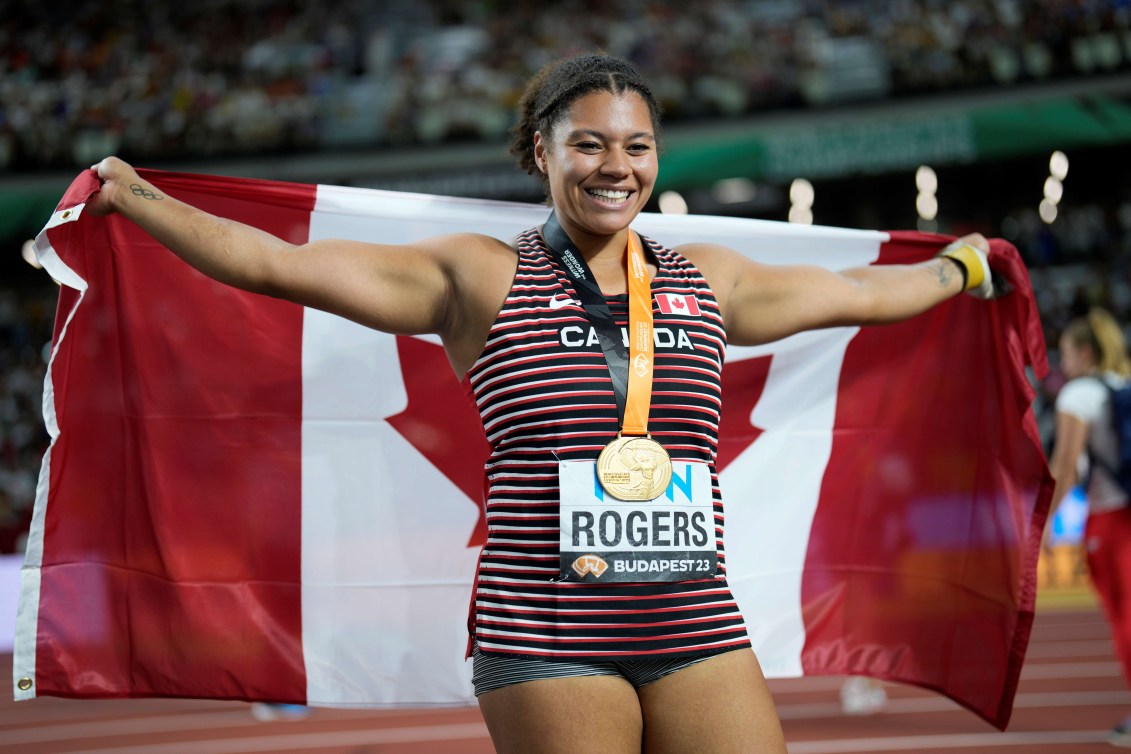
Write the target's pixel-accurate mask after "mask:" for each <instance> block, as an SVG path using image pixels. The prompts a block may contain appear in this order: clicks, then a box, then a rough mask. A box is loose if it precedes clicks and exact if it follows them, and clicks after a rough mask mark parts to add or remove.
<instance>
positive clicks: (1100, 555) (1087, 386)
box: [1048, 309, 1131, 748]
mask: <svg viewBox="0 0 1131 754" xmlns="http://www.w3.org/2000/svg"><path fill="white" fill-rule="evenodd" d="M1060 369H1061V371H1062V372H1063V373H1064V376H1065V377H1067V378H1068V382H1067V383H1065V385H1064V387H1062V388H1061V389H1060V393H1059V394H1058V395H1057V397H1056V441H1055V443H1054V446H1053V450H1052V454H1051V458H1050V459H1049V469H1050V471H1052V475H1053V477H1054V478H1055V479H1056V488H1055V490H1054V491H1053V496H1052V504H1051V505H1050V506H1049V516H1048V520H1049V521H1052V518H1053V514H1054V513H1055V512H1056V508H1057V506H1059V505H1060V502H1061V500H1063V499H1064V496H1065V495H1066V494H1068V491H1069V490H1070V489H1072V487H1073V486H1074V485H1075V484H1076V483H1077V481H1078V480H1079V478H1080V474H1079V472H1078V470H1079V469H1080V466H1081V464H1085V465H1087V467H1088V469H1089V470H1088V474H1087V477H1086V479H1087V489H1086V490H1085V496H1086V497H1087V498H1088V519H1087V522H1086V523H1085V525H1084V546H1085V551H1086V555H1087V559H1088V573H1089V575H1090V576H1091V580H1092V585H1093V586H1094V587H1095V589H1096V592H1097V593H1098V594H1099V595H1100V602H1101V603H1102V604H1103V607H1104V613H1105V614H1106V615H1107V619H1108V622H1109V623H1110V624H1111V634H1112V639H1113V641H1114V643H1115V652H1116V655H1117V656H1118V657H1119V661H1120V663H1121V664H1122V666H1123V676H1124V679H1125V680H1126V681H1127V683H1128V684H1131V500H1129V499H1128V494H1127V491H1126V490H1124V489H1123V488H1122V487H1121V486H1120V484H1119V482H1118V481H1117V480H1116V478H1115V476H1114V475H1113V474H1112V469H1114V468H1116V466H1117V464H1118V461H1117V459H1118V445H1117V438H1116V435H1115V430H1114V428H1113V427H1112V416H1111V411H1112V408H1111V400H1110V393H1109V388H1120V387H1123V386H1124V385H1126V384H1127V381H1128V379H1131V359H1128V356H1127V343H1126V342H1125V341H1124V338H1123V331H1122V330H1120V328H1119V323H1117V322H1116V321H1115V318H1114V317H1112V316H1111V314H1109V313H1108V312H1106V311H1105V310H1103V309H1092V310H1091V311H1090V312H1088V315H1087V316H1086V317H1078V318H1077V319H1074V320H1072V321H1071V322H1069V323H1068V326H1067V327H1065V328H1064V333H1063V334H1061V336H1060ZM1108 741H1109V742H1110V743H1111V744H1112V745H1113V746H1119V747H1123V748H1131V714H1129V715H1128V716H1127V717H1125V718H1124V719H1123V721H1121V722H1120V723H1119V724H1117V725H1116V726H1115V727H1114V728H1112V730H1111V733H1110V734H1109V735H1108Z"/></svg>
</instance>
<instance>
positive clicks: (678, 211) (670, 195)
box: [659, 191, 687, 215]
mask: <svg viewBox="0 0 1131 754" xmlns="http://www.w3.org/2000/svg"><path fill="white" fill-rule="evenodd" d="M659 202H660V212H661V213H663V214H665V215H686V214H687V200H686V199H684V198H683V195H682V194H680V193H679V192H678V191H665V192H663V193H662V194H660V200H659Z"/></svg>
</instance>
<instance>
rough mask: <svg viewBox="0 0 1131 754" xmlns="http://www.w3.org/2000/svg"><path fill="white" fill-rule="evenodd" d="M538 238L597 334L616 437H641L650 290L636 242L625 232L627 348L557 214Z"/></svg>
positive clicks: (648, 366)
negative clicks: (613, 408)
mask: <svg viewBox="0 0 1131 754" xmlns="http://www.w3.org/2000/svg"><path fill="white" fill-rule="evenodd" d="M542 237H543V238H544V239H545V240H546V245H547V246H548V247H549V248H550V252H551V253H552V254H553V255H554V257H555V258H556V259H557V260H558V263H559V264H560V265H561V267H562V269H564V270H565V272H566V275H568V276H569V278H570V280H571V281H573V287H574V288H575V289H576V290H577V295H578V297H579V298H580V299H581V305H582V307H583V308H584V309H585V314H586V317H587V318H588V319H589V323H590V324H591V325H593V329H594V330H595V331H596V333H597V340H598V341H600V343H601V350H602V351H603V352H604V354H605V363H606V364H608V365H609V376H610V377H611V378H612V382H613V395H614V396H615V398H616V402H617V416H618V418H619V419H621V434H624V435H647V434H648V412H649V410H650V409H651V407H652V359H653V355H652V352H653V340H652V288H651V286H650V285H649V283H648V267H647V265H646V263H645V260H644V250H643V248H641V246H640V240H639V239H638V238H637V237H636V234H635V233H633V232H632V231H631V230H630V231H629V233H628V249H627V251H628V253H627V260H626V264H627V267H628V348H627V349H626V348H625V346H624V340H623V338H622V337H621V334H620V328H618V327H617V326H616V322H615V321H614V320H613V315H612V312H610V311H609V305H608V303H607V302H606V301H605V294H603V293H602V292H601V287H600V286H599V285H597V280H596V279H595V278H594V277H593V273H592V271H590V269H589V265H588V264H586V262H585V258H584V257H582V256H581V254H580V253H579V252H578V251H577V248H576V247H575V246H574V244H573V241H571V240H570V238H569V236H568V235H567V234H566V232H565V231H564V230H563V229H562V226H561V224H560V223H559V222H558V218H557V215H556V214H554V213H551V214H550V217H549V219H548V220H546V224H545V225H544V226H543V227H542Z"/></svg>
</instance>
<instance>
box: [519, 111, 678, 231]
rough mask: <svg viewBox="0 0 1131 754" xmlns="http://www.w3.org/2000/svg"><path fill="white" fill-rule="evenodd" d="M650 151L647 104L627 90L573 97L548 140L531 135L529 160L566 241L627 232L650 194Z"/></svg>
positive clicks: (655, 166)
mask: <svg viewBox="0 0 1131 754" xmlns="http://www.w3.org/2000/svg"><path fill="white" fill-rule="evenodd" d="M656 152H657V150H656V137H655V134H654V130H653V126H652V118H651V114H650V112H649V110H648V106H647V105H646V104H645V102H644V100H643V99H642V98H641V97H640V95H639V94H637V93H636V92H633V91H626V92H624V93H622V94H613V93H611V92H605V91H600V92H594V93H592V94H587V95H585V96H583V97H579V98H578V99H577V100H575V101H574V102H573V104H572V105H571V107H570V109H569V113H568V114H567V115H566V116H565V117H563V118H562V119H561V120H560V121H559V122H558V123H557V124H555V126H554V128H553V133H552V135H551V137H550V139H549V140H547V139H544V138H543V136H542V134H541V133H540V132H539V133H537V134H535V136H534V157H535V160H536V161H537V163H538V168H539V169H540V170H541V171H542V172H543V173H545V174H546V176H547V178H548V179H549V184H550V196H551V197H552V198H553V202H554V207H555V209H556V211H557V215H558V219H559V221H560V222H561V224H562V227H563V228H564V229H565V230H566V232H567V233H569V234H570V236H571V237H574V236H575V234H588V235H591V236H610V235H614V234H616V233H618V232H620V231H622V230H624V229H625V228H627V227H628V225H629V223H631V222H632V220H633V219H634V218H635V217H636V215H637V214H639V213H640V211H641V210H642V209H644V205H645V204H646V203H647V202H648V197H649V196H651V195H652V188H653V186H655V183H656V175H657V173H658V172H659V163H658V159H657V154H656ZM575 240H577V239H576V238H575Z"/></svg>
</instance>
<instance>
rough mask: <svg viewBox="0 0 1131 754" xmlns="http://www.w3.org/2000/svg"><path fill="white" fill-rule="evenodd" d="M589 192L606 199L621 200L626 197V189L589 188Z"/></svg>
mask: <svg viewBox="0 0 1131 754" xmlns="http://www.w3.org/2000/svg"><path fill="white" fill-rule="evenodd" d="M589 193H590V194H593V195H594V196H603V197H605V198H606V199H617V200H620V201H623V200H625V199H627V198H628V192H627V191H610V190H609V189H589Z"/></svg>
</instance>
